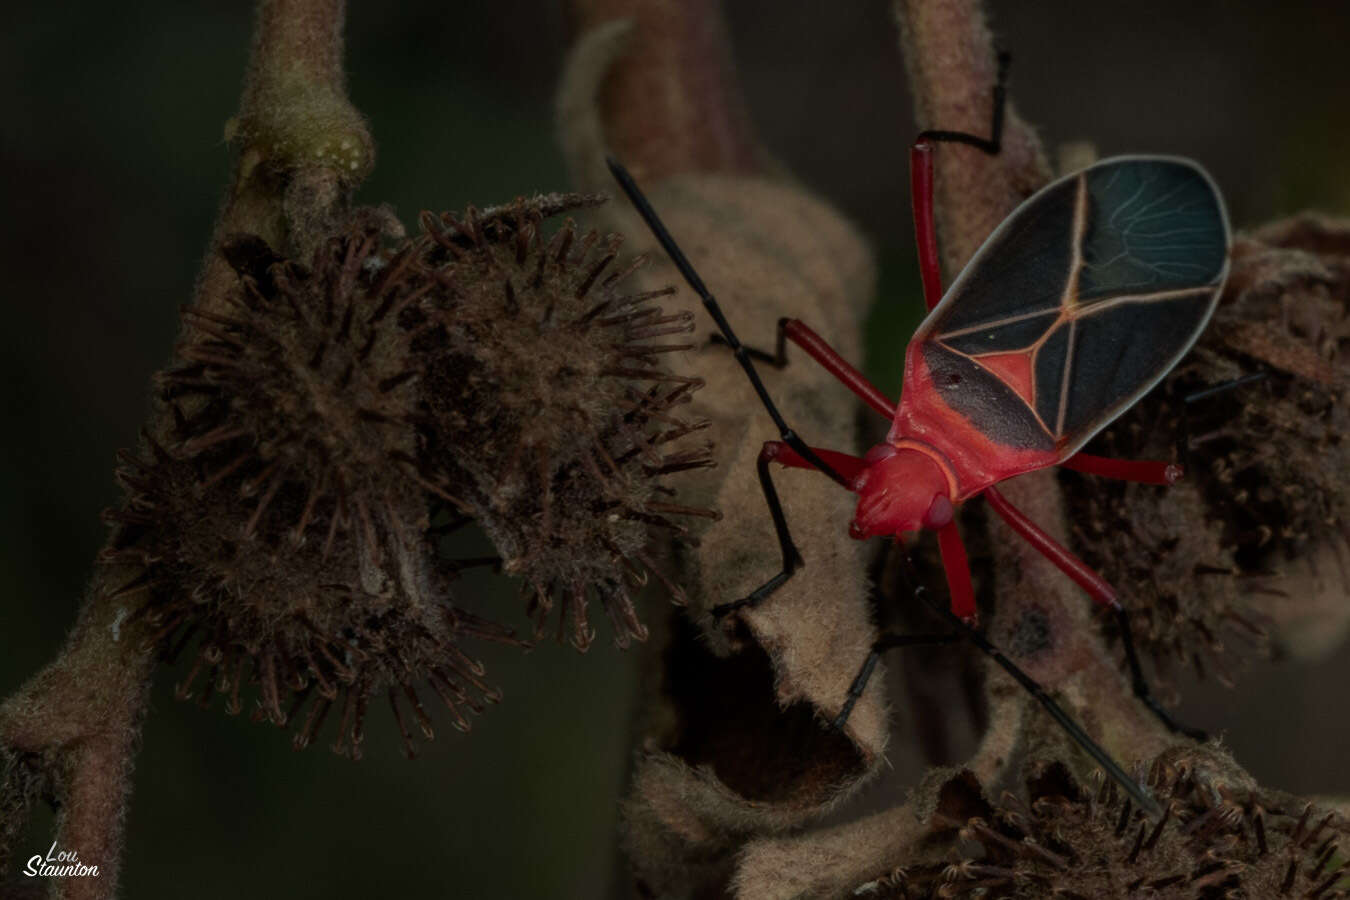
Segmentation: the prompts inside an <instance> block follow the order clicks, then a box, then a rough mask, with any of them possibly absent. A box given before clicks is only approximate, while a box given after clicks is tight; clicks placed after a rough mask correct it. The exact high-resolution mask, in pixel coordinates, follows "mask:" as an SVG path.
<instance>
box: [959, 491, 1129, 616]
mask: <svg viewBox="0 0 1350 900" xmlns="http://www.w3.org/2000/svg"><path fill="white" fill-rule="evenodd" d="M984 499H986V500H988V501H989V505H990V506H991V507H993V510H994V512H996V513H998V514H999V517H1000V518H1002V519H1003V521H1005V522H1007V523H1008V526H1009V527H1010V528H1012V530H1013V531H1015V532H1017V533H1018V534H1020V535H1021V536H1022V537H1023V538H1025V539H1026V541H1027V543H1029V544H1031V546H1033V547H1035V548H1036V550H1037V551H1038V552H1039V553H1040V554H1041V555H1042V556H1044V557H1045V558H1046V559H1048V560H1050V561H1051V562H1052V563H1054V564H1055V567H1056V568H1058V569H1059V570H1060V571H1061V572H1063V573H1064V574H1065V575H1068V576H1069V577H1070V578H1072V579H1073V580H1074V581H1075V582H1077V583H1078V586H1079V587H1081V588H1082V589H1083V590H1085V591H1087V592H1088V593H1089V594H1090V595H1092V599H1093V600H1095V601H1096V602H1097V603H1098V604H1100V605H1101V606H1105V607H1109V608H1111V609H1120V608H1121V606H1120V603H1119V602H1118V601H1117V600H1116V591H1115V589H1114V588H1112V587H1111V585H1109V584H1107V583H1106V579H1104V578H1102V576H1100V575H1098V574H1097V573H1096V572H1094V571H1093V570H1092V569H1090V568H1088V565H1087V563H1085V562H1083V561H1082V560H1081V559H1079V558H1078V557H1076V556H1074V555H1073V554H1072V553H1070V552H1069V551H1068V550H1067V549H1065V547H1064V546H1063V545H1062V544H1060V543H1059V542H1058V541H1056V540H1055V539H1054V538H1052V537H1051V536H1050V535H1048V534H1046V533H1045V532H1044V531H1042V530H1041V528H1040V526H1039V525H1037V524H1036V523H1035V522H1033V521H1031V520H1030V519H1028V518H1027V517H1026V516H1025V515H1024V514H1023V513H1022V511H1021V510H1020V509H1018V508H1017V507H1015V506H1013V505H1012V504H1011V503H1009V502H1008V498H1007V497H1004V496H1003V495H1002V494H1001V493H999V491H998V488H992V487H991V488H985V491H984Z"/></svg>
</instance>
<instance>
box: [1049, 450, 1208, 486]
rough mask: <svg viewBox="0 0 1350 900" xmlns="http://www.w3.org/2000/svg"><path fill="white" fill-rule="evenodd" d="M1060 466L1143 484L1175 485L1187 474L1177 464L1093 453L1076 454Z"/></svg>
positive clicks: (1087, 473)
mask: <svg viewBox="0 0 1350 900" xmlns="http://www.w3.org/2000/svg"><path fill="white" fill-rule="evenodd" d="M1060 466H1061V467H1062V468H1065V469H1072V470H1073V471H1075V472H1082V473H1084V474H1086V475H1100V476H1101V477H1103V478H1118V479H1120V480H1121V481H1137V482H1139V483H1141V484H1162V485H1173V484H1176V483H1177V482H1178V481H1180V480H1181V476H1182V475H1183V474H1185V470H1184V469H1183V468H1182V467H1181V466H1179V465H1177V464H1176V463H1169V462H1162V461H1160V460H1151V459H1111V458H1110V457H1106V456H1093V455H1092V454H1091V453H1075V454H1074V455H1073V456H1070V457H1069V458H1068V459H1066V460H1064V462H1062V463H1060Z"/></svg>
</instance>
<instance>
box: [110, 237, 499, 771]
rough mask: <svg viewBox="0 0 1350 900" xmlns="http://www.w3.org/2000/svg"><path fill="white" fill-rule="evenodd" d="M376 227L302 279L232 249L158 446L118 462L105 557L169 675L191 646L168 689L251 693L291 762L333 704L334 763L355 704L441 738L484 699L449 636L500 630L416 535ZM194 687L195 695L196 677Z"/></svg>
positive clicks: (405, 406)
mask: <svg viewBox="0 0 1350 900" xmlns="http://www.w3.org/2000/svg"><path fill="white" fill-rule="evenodd" d="M381 224H382V220H381V218H380V217H379V216H378V215H374V214H369V213H366V214H358V215H356V216H354V217H353V220H352V222H351V224H350V226H349V227H348V228H346V229H345V230H343V231H342V232H341V233H339V234H337V235H335V236H333V237H332V238H331V239H329V240H327V241H325V242H324V243H323V244H322V245H321V246H320V247H319V248H318V250H317V251H316V252H315V255H314V258H313V259H312V260H311V261H310V262H309V263H308V264H307V265H302V264H300V263H298V262H296V261H293V260H285V259H282V258H280V257H279V256H277V255H275V254H274V253H273V252H272V251H271V250H270V248H268V247H267V246H266V245H265V244H263V243H262V242H261V241H259V240H257V239H256V238H247V237H242V238H238V239H235V240H232V241H228V242H226V244H225V246H224V248H223V250H222V252H223V253H224V255H225V256H226V258H227V259H228V260H229V262H230V264H231V265H232V266H233V267H234V268H235V270H236V271H237V272H238V274H239V285H238V290H237V291H236V292H234V293H233V294H232V295H231V296H229V297H228V302H229V305H228V307H227V308H224V309H209V310H208V309H204V308H193V309H188V310H185V311H184V320H185V338H184V340H183V342H182V344H181V345H180V347H179V348H178V357H179V359H180V360H181V362H179V363H178V364H176V365H174V366H172V367H171V368H169V369H167V370H166V371H164V372H163V373H161V374H160V376H159V384H160V393H159V400H160V402H162V403H163V404H164V405H165V407H166V408H167V411H168V413H169V416H168V417H167V418H168V421H169V423H170V424H169V425H168V426H167V428H166V433H164V434H161V435H159V436H158V437H157V438H156V437H152V436H150V435H148V434H147V435H146V437H145V447H144V448H143V450H142V452H141V454H139V455H138V454H129V453H126V454H123V455H122V467H121V468H120V469H119V471H118V478H119V480H120V481H121V482H122V483H123V485H124V486H125V487H126V489H127V499H126V501H125V502H124V504H123V505H122V507H121V508H120V509H117V510H112V511H110V512H109V514H108V516H109V518H110V519H111V520H112V521H114V522H116V523H117V524H118V526H119V528H118V530H117V532H116V533H115V534H114V536H113V538H112V540H111V542H110V546H109V548H108V549H107V550H106V551H105V553H104V557H103V558H104V561H105V562H107V563H109V564H116V565H120V566H126V567H129V571H132V572H133V573H134V575H133V576H132V577H130V578H129V579H128V580H126V581H125V583H124V584H121V585H118V586H115V588H114V590H113V594H114V595H115V596H127V597H132V596H135V597H137V598H138V599H139V605H138V606H137V607H136V608H135V612H134V613H132V616H133V617H136V618H140V617H145V618H146V619H147V620H148V622H149V624H150V626H151V634H152V636H151V637H150V638H149V642H150V643H154V644H159V645H160V646H162V647H163V649H164V654H165V656H166V657H168V658H170V659H172V658H173V657H175V656H177V655H178V654H179V653H180V652H181V651H182V650H183V649H184V647H185V646H187V645H188V644H189V643H191V642H192V641H194V640H196V641H197V643H196V645H195V646H196V650H195V653H196V656H195V659H194V661H193V663H192V666H191V671H190V673H189V674H188V675H187V677H186V678H185V679H184V680H183V681H182V682H181V683H180V684H179V685H178V687H177V693H178V695H179V696H180V697H183V698H186V697H187V696H190V695H191V694H192V693H193V692H194V691H200V692H201V694H200V697H201V702H202V703H203V704H206V703H208V702H209V701H210V699H211V697H212V694H213V692H215V691H221V692H223V693H226V694H228V700H227V701H226V709H227V710H228V711H229V712H232V713H234V712H238V711H239V709H240V707H241V701H240V697H239V693H240V690H241V688H242V687H243V685H244V683H245V682H246V681H251V682H255V683H256V684H257V685H258V688H259V692H260V701H259V709H258V711H257V716H258V717H263V716H265V717H267V718H269V719H270V720H271V721H273V722H275V723H277V724H282V725H285V724H288V723H290V722H292V721H296V720H297V717H298V716H299V715H300V711H301V710H302V709H303V708H304V706H305V704H306V703H308V702H309V701H310V700H311V697H312V696H313V695H317V696H313V702H312V703H311V704H310V705H309V707H308V710H307V711H306V712H305V713H304V717H303V722H302V724H301V725H300V727H299V730H298V732H297V734H296V736H295V745H296V747H297V749H298V748H300V747H303V746H305V745H307V744H308V743H309V742H310V740H311V739H312V738H313V736H314V734H315V733H316V732H317V730H318V728H319V727H320V725H321V724H322V722H323V719H324V718H325V716H326V715H327V714H328V712H329V708H330V706H331V705H332V704H333V703H334V702H335V701H337V700H338V698H339V695H342V707H343V709H342V714H341V725H340V726H339V733H338V738H337V742H336V744H335V745H334V749H335V750H338V751H339V752H342V751H346V752H349V753H351V755H353V756H354V757H355V756H359V754H360V746H361V739H362V734H363V731H362V724H363V720H364V714H365V708H366V704H367V701H368V699H369V697H370V695H371V694H372V693H373V692H375V691H377V690H384V691H385V692H386V694H387V696H388V700H389V703H390V705H391V706H392V707H393V709H394V713H395V716H396V719H397V721H398V722H399V726H400V731H401V732H402V735H403V739H404V745H405V749H406V751H407V752H408V753H409V754H411V753H412V747H411V743H410V740H409V735H408V730H407V728H406V727H405V726H404V720H403V715H402V711H401V709H400V708H399V702H400V701H399V699H398V698H399V696H400V695H402V696H403V697H405V698H406V702H407V703H409V704H410V705H411V708H412V712H413V715H414V716H415V717H416V719H417V721H418V725H419V726H420V728H421V730H422V732H423V734H424V735H425V736H426V737H427V738H428V739H430V738H431V737H432V734H433V731H432V727H431V724H430V718H429V717H428V715H427V714H426V712H425V711H424V710H423V708H422V705H421V702H420V700H419V698H418V695H417V691H416V688H415V687H414V684H415V683H416V682H419V681H425V682H426V683H427V684H428V685H430V686H431V688H432V689H433V690H434V691H435V692H436V693H437V694H439V695H440V696H441V698H442V700H444V702H445V704H446V706H447V708H448V709H449V711H450V714H451V716H452V721H453V722H454V724H455V725H456V727H458V728H461V729H467V728H468V719H467V718H466V716H465V713H466V712H467V711H478V710H480V709H481V701H482V700H484V699H486V700H495V699H496V697H497V695H496V693H495V692H494V691H493V690H492V689H491V688H489V687H488V686H487V685H486V684H485V683H484V682H483V681H482V679H481V676H482V674H483V669H482V666H481V665H480V664H479V663H478V662H476V661H475V660H473V659H471V658H469V657H468V656H466V655H465V654H464V653H463V651H462V650H460V648H459V646H458V643H459V640H460V638H461V637H463V636H474V637H487V638H495V639H498V640H507V641H509V640H511V639H512V637H511V633H510V632H509V631H508V630H506V629H502V628H500V627H498V626H495V625H492V624H490V623H487V622H485V621H483V620H481V619H478V618H477V617H474V616H472V615H470V614H469V613H467V612H465V611H463V610H460V609H456V608H455V607H454V606H452V605H451V604H450V603H449V602H448V596H449V594H448V581H449V580H450V578H451V577H452V576H453V574H454V568H453V566H452V565H448V564H445V563H443V562H442V561H441V560H439V559H438V557H437V555H436V553H435V548H434V545H433V543H432V535H431V534H430V533H429V531H428V526H429V522H430V519H431V516H432V515H434V514H435V513H436V510H435V508H434V505H433V504H434V503H437V502H439V501H437V500H436V499H435V498H434V497H433V496H432V495H431V494H429V493H428V491H427V490H426V488H425V487H424V486H423V483H422V482H423V480H424V479H423V478H422V477H421V475H420V474H419V473H418V471H417V463H416V449H417V435H416V427H415V424H414V421H413V420H414V418H415V413H416V409H417V402H418V401H417V394H416V388H417V386H416V379H415V376H416V374H417V373H416V372H415V370H413V369H411V368H410V362H411V355H410V352H409V349H408V336H407V335H406V333H404V331H403V330H402V329H401V328H400V327H399V326H398V325H397V323H396V321H395V319H396V317H395V315H393V313H394V312H395V311H396V306H397V303H398V302H399V299H400V298H402V297H404V296H405V295H406V293H407V286H406V285H405V284H403V283H402V282H401V281H400V277H401V273H400V271H399V270H397V269H394V268H393V267H390V266H388V265H385V264H384V259H383V256H382V254H381V252H380V229H381ZM203 673H204V674H205V676H206V677H205V681H204V684H202V685H200V686H198V681H197V679H198V677H199V676H200V675H202V674H203Z"/></svg>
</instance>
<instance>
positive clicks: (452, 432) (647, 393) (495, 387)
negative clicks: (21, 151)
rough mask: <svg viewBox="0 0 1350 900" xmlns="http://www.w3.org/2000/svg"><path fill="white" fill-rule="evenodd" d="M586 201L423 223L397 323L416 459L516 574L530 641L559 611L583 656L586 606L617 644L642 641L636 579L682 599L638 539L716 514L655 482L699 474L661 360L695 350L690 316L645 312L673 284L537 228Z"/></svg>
mask: <svg viewBox="0 0 1350 900" xmlns="http://www.w3.org/2000/svg"><path fill="white" fill-rule="evenodd" d="M597 200H598V198H591V197H585V196H581V195H564V196H553V197H537V198H534V199H532V200H528V201H527V200H518V201H516V202H515V203H514V204H512V205H510V206H507V207H501V208H498V209H494V210H488V211H485V212H483V213H481V214H480V213H479V212H477V211H476V210H474V209H473V208H470V209H469V210H468V211H467V212H466V213H465V215H464V217H463V218H462V219H460V218H458V217H456V216H454V215H452V214H449V213H445V214H442V215H440V216H436V215H432V214H430V213H424V214H423V215H422V227H423V229H424V236H423V238H422V239H421V240H420V242H419V244H418V256H417V259H416V261H415V263H413V266H412V267H413V268H414V269H415V270H416V271H417V272H419V273H420V277H422V278H423V279H424V287H423V288H419V289H418V290H419V291H422V290H424V291H425V293H424V296H423V297H422V298H421V300H420V302H419V304H418V305H417V306H416V307H409V309H408V310H407V311H406V312H405V314H404V315H403V317H402V321H403V323H404V324H405V325H407V326H408V327H409V328H411V329H412V330H413V334H414V348H415V350H416V351H417V352H418V353H419V354H420V357H421V364H420V368H421V370H422V372H423V376H422V386H423V395H422V396H423V402H424V404H425V417H424V429H423V434H424V436H425V448H424V450H423V455H422V457H421V459H422V460H423V462H424V465H425V466H427V467H428V468H430V469H431V470H432V471H433V472H434V475H433V476H432V477H434V478H435V479H436V480H437V481H438V483H441V484H443V485H445V486H446V487H447V490H448V492H449V494H450V495H451V496H453V497H455V498H456V499H457V500H458V501H459V502H461V503H463V504H464V505H465V507H467V509H468V510H469V511H470V514H471V515H473V516H474V517H475V518H476V519H477V521H478V522H479V523H480V524H481V525H482V526H483V528H484V529H485V530H486V532H487V534H488V536H489V538H490V539H491V540H492V542H493V543H494V544H495V545H496V546H497V548H498V550H499V552H500V553H501V555H502V558H503V568H504V570H505V571H507V572H509V573H511V574H515V575H519V576H520V577H521V578H522V579H524V582H525V584H526V586H527V587H526V594H527V606H528V611H529V614H530V615H531V617H532V618H533V620H534V622H535V627H536V631H542V629H543V628H544V627H545V621H546V619H547V618H548V616H549V613H550V611H551V610H552V609H553V608H554V606H555V605H557V606H558V607H560V609H559V611H558V615H557V633H558V637H559V639H560V640H561V639H562V637H563V634H564V633H565V632H566V631H567V630H568V627H569V624H570V634H571V641H572V643H573V644H574V645H575V646H576V647H577V648H578V649H582V650H584V649H586V648H587V647H588V646H589V644H590V643H591V641H592V639H593V637H594V632H593V630H592V629H591V627H590V625H589V621H588V616H587V606H588V604H589V602H590V600H591V599H592V598H595V599H598V600H599V602H600V604H601V605H602V607H603V608H604V610H605V612H606V613H607V614H608V617H609V619H610V621H611V623H612V626H613V634H614V639H615V641H616V643H618V644H619V645H620V646H626V645H627V644H628V643H629V641H630V639H637V640H643V639H645V637H646V635H647V629H646V628H645V626H643V625H642V623H641V622H640V621H639V620H638V617H637V614H636V612H635V610H634V608H633V603H632V591H633V590H634V588H636V587H637V586H639V585H641V584H644V583H645V582H646V581H647V578H648V574H649V573H654V574H655V575H656V576H657V577H658V579H660V580H661V581H662V582H663V583H664V584H665V586H666V588H667V590H668V591H669V593H670V594H671V595H672V598H673V599H675V600H676V602H683V593H682V592H681V590H680V589H679V588H678V587H677V586H675V585H674V584H672V583H670V582H669V581H667V580H666V579H665V578H664V576H663V575H662V574H661V572H660V570H659V569H658V567H657V564H656V563H655V562H654V560H653V558H652V556H651V555H650V549H649V541H650V533H651V532H652V531H653V529H656V530H659V531H664V532H666V533H670V534H674V535H676V536H681V535H684V534H685V532H686V527H685V526H684V525H683V524H681V520H682V519H686V518H688V517H691V516H692V517H707V518H715V517H716V516H717V513H716V512H714V511H712V510H708V509H701V508H696V507H691V506H686V505H682V504H680V503H678V502H676V501H675V499H674V496H673V495H674V491H673V489H672V488H670V487H669V486H668V485H667V484H666V483H665V480H666V476H668V475H672V474H675V473H679V472H684V471H688V470H692V469H699V468H704V467H707V466H711V465H713V459H712V452H711V446H710V445H708V444H706V443H705V444H699V445H696V446H693V447H687V446H685V447H683V448H681V446H682V445H681V444H679V443H677V442H678V441H680V439H681V438H685V437H687V436H690V435H693V434H696V433H697V432H699V431H701V430H703V429H704V428H706V427H707V426H708V422H706V421H702V420H696V419H689V418H685V417H682V416H681V415H680V414H679V407H680V406H682V405H683V404H685V403H687V402H688V401H689V400H690V398H691V395H692V394H693V392H694V391H696V390H697V389H698V388H699V387H701V386H702V381H701V380H700V379H698V378H694V377H690V376H685V375H677V374H674V373H672V372H670V371H667V370H666V369H664V368H662V366H661V365H660V360H661V358H662V356H663V355H664V354H669V353H676V352H680V351H684V350H689V349H692V348H693V347H694V344H693V343H692V342H690V341H688V340H682V339H680V336H683V335H687V334H690V333H691V332H692V331H693V328H694V323H693V316H692V314H690V313H688V312H677V313H673V314H669V315H667V314H665V313H664V312H663V311H662V310H661V308H660V307H659V306H656V305H654V302H653V301H655V300H656V299H657V298H658V297H661V296H664V295H667V294H669V293H671V292H672V291H671V290H662V291H655V292H649V293H634V292H629V291H627V290H626V279H627V277H628V276H629V275H630V274H631V273H632V272H633V271H635V270H636V269H638V268H639V267H640V266H641V265H642V264H643V262H644V259H643V258H642V257H638V258H636V259H634V260H632V261H631V262H629V263H628V264H626V265H624V266H622V267H619V268H616V267H615V261H616V260H617V259H618V256H619V247H620V243H621V238H620V237H619V236H617V235H607V236H601V235H600V234H598V233H597V232H594V231H590V232H586V233H584V234H583V233H581V232H580V231H579V230H578V228H577V226H576V224H575V223H574V222H573V221H572V220H571V219H568V220H566V221H565V222H564V223H563V224H562V226H561V228H559V229H558V230H557V231H556V233H554V234H553V235H552V237H546V236H545V235H544V231H543V222H544V219H546V218H547V217H549V216H551V215H555V214H557V213H559V212H562V211H565V210H567V209H571V208H576V207H579V206H582V205H593V204H594V203H595V202H597ZM397 264H398V261H396V263H395V265H397ZM672 339H673V340H672ZM686 443H687V442H686ZM672 448H675V449H672Z"/></svg>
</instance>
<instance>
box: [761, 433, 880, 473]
mask: <svg viewBox="0 0 1350 900" xmlns="http://www.w3.org/2000/svg"><path fill="white" fill-rule="evenodd" d="M811 449H812V451H814V452H815V454H816V455H817V456H819V457H820V458H821V459H823V460H825V462H826V463H827V464H828V465H829V467H830V468H831V469H834V470H835V471H836V472H838V473H839V474H840V475H843V476H844V477H845V478H846V479H848V480H849V481H852V480H853V479H855V478H857V477H858V475H859V474H861V473H862V470H863V469H864V468H865V466H864V465H863V461H862V458H861V457H857V456H851V455H849V454H847V453H840V452H839V451H838V450H821V449H819V448H817V447H812V448H811ZM759 458H760V459H763V460H767V461H768V462H774V463H778V465H780V466H785V467H787V468H789V469H814V468H815V466H814V465H813V464H811V463H810V462H807V461H806V460H805V459H803V458H802V456H801V454H800V453H798V452H797V451H796V450H793V449H792V448H791V447H789V446H788V445H787V444H784V443H783V442H782V441H765V442H764V449H762V450H760V451H759Z"/></svg>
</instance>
